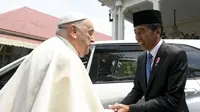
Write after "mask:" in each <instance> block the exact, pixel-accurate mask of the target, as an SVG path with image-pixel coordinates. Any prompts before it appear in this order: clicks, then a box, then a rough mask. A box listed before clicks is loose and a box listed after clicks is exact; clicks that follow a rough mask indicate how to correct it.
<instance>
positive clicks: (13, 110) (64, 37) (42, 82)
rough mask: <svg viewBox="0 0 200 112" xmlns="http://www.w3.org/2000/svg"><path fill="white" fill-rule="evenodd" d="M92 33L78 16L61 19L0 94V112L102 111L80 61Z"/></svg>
mask: <svg viewBox="0 0 200 112" xmlns="http://www.w3.org/2000/svg"><path fill="white" fill-rule="evenodd" d="M93 33H94V27H93V24H92V23H91V21H90V20H89V19H88V18H87V17H86V16H84V15H82V14H80V13H71V14H69V15H67V16H66V17H64V18H62V19H60V22H59V24H58V30H57V32H56V36H55V37H52V38H50V39H48V40H47V41H45V42H43V43H42V44H40V45H39V46H38V47H37V48H35V49H34V50H33V51H32V52H31V53H30V54H29V55H28V56H27V58H26V59H25V60H24V61H23V62H22V64H21V65H20V66H19V68H18V70H17V71H16V73H15V74H14V75H13V77H12V78H11V79H10V80H9V81H8V83H7V84H6V85H5V86H4V87H3V88H2V90H1V91H0V112H104V111H105V110H104V109H103V106H102V104H101V102H100V100H99V98H98V96H97V94H96V93H95V91H94V90H93V89H92V83H91V81H90V78H89V76H88V73H87V71H86V69H85V67H84V65H83V63H82V61H81V60H80V58H79V57H83V56H84V55H85V54H87V52H88V50H89V46H90V45H91V43H92V42H94V36H93ZM108 111H109V110H108Z"/></svg>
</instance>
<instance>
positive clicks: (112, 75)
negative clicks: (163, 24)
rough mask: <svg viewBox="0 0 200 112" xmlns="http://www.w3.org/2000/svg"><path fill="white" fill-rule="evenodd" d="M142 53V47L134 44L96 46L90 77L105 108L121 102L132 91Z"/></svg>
mask: <svg viewBox="0 0 200 112" xmlns="http://www.w3.org/2000/svg"><path fill="white" fill-rule="evenodd" d="M141 53H142V50H141V48H140V46H139V45H134V44H127V45H126V44H124V45H122V44H103V45H96V46H95V50H94V52H93V55H91V56H92V60H91V67H90V69H89V75H90V78H91V80H92V82H93V84H94V88H95V90H96V92H97V93H98V95H99V98H100V100H101V103H102V104H103V106H104V108H108V105H109V104H113V103H116V102H120V101H121V100H122V99H123V98H124V97H125V96H126V95H127V94H128V93H129V92H130V91H131V89H132V87H133V86H134V85H133V80H134V76H135V70H136V59H137V57H138V56H139V55H140V54H141Z"/></svg>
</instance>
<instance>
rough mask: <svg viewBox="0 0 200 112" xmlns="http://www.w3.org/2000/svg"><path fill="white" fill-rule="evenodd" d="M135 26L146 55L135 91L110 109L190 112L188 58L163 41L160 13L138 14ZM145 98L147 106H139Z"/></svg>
mask: <svg viewBox="0 0 200 112" xmlns="http://www.w3.org/2000/svg"><path fill="white" fill-rule="evenodd" d="M133 23H134V29H135V30H134V31H135V35H136V40H137V41H138V43H139V44H140V46H141V47H142V49H144V50H146V51H145V52H144V53H143V54H141V55H140V56H139V57H138V61H137V70H136V77H135V80H134V87H133V89H132V91H131V92H130V93H129V94H128V95H127V96H126V97H125V98H124V100H123V101H122V102H121V104H114V105H110V106H109V107H110V108H111V109H113V110H115V111H117V112H189V110H188V107H187V104H186V101H185V93H184V88H185V83H186V76H187V68H188V63H187V56H186V53H185V51H183V50H182V49H180V48H178V47H175V46H172V45H168V44H166V43H165V42H164V41H163V40H162V39H161V38H160V35H161V34H162V31H163V27H162V18H161V13H160V11H157V10H145V11H140V12H136V13H134V14H133ZM122 91H123V90H122ZM142 96H144V98H145V103H143V104H136V103H137V102H138V100H139V99H141V98H142Z"/></svg>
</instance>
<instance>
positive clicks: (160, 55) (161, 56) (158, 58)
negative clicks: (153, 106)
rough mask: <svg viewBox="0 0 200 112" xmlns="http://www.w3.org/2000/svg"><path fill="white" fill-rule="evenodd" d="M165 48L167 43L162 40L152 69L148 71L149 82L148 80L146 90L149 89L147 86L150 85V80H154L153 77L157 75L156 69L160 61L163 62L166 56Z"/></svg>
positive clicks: (160, 64) (159, 65) (158, 67)
mask: <svg viewBox="0 0 200 112" xmlns="http://www.w3.org/2000/svg"><path fill="white" fill-rule="evenodd" d="M166 48H167V45H166V44H165V43H164V42H163V43H162V45H161V46H160V48H159V50H158V52H157V54H156V57H155V59H154V64H153V66H152V70H151V73H150V79H149V82H148V85H147V91H148V90H149V87H150V85H151V83H152V81H153V80H154V77H155V76H156V75H157V74H156V73H157V71H158V70H159V69H160V67H161V66H162V63H163V61H164V59H165V57H166V55H165V53H166V52H165V51H166Z"/></svg>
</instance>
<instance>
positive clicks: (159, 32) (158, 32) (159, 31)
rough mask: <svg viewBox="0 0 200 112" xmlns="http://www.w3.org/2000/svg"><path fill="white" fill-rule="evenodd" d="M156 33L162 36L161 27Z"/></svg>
mask: <svg viewBox="0 0 200 112" xmlns="http://www.w3.org/2000/svg"><path fill="white" fill-rule="evenodd" d="M156 34H157V36H160V35H161V28H158V29H157V30H156Z"/></svg>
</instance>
